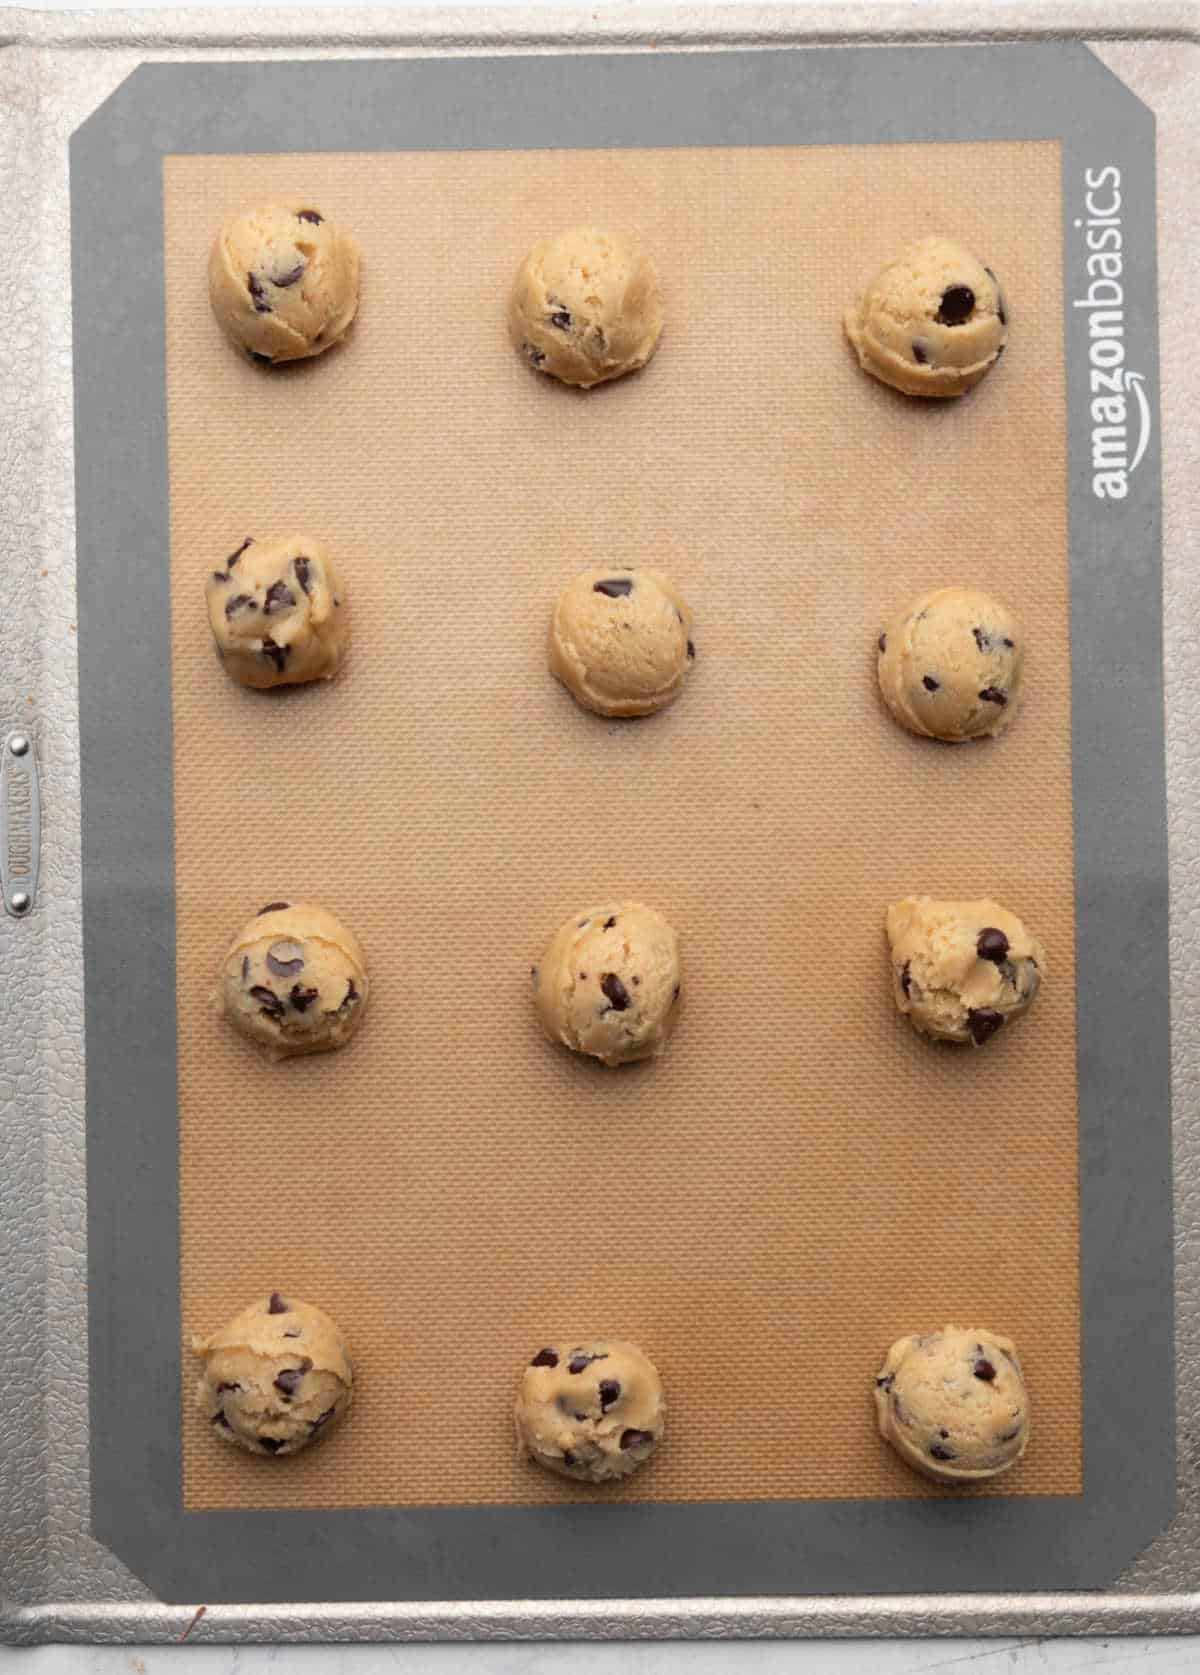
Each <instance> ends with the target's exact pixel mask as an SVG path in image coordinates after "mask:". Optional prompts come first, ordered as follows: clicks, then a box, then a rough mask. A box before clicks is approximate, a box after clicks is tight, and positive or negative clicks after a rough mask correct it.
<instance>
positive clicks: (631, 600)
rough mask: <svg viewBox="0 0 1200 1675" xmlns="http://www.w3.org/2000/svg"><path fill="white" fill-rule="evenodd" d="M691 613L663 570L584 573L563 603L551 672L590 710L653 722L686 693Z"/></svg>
mask: <svg viewBox="0 0 1200 1675" xmlns="http://www.w3.org/2000/svg"><path fill="white" fill-rule="evenodd" d="M691 635H692V613H691V611H689V610H688V608H687V606H686V605H685V604H684V602H683V600H682V599H681V598H680V597H679V595H678V593H677V592H676V591H675V587H674V585H673V583H671V582H670V581H669V580H668V579H667V577H666V576H664V575H663V574H662V572H661V571H659V570H585V571H584V572H583V574H582V575H580V576H576V577H575V580H574V581H573V582H569V583H568V584H567V586H566V587H565V588H564V589H563V590H562V592H561V593H560V594H559V596H558V602H557V604H556V605H555V607H554V615H553V617H552V618H551V621H550V641H549V656H550V668H551V670H552V671H553V673H554V674H556V675H557V676H558V678H559V680H560V681H562V683H563V685H564V686H565V687H566V688H567V690H568V692H570V693H571V695H572V697H573V698H575V699H576V701H577V702H578V703H580V704H582V705H583V707H584V709H588V710H594V711H595V712H596V713H597V714H598V715H613V716H634V715H649V714H651V712H652V711H654V710H660V709H663V708H664V707H665V706H666V705H667V704H670V703H673V702H674V701H675V699H676V698H678V696H679V694H680V693H681V692H682V691H683V683H684V681H685V680H686V679H687V675H688V672H689V670H690V669H691V666H692V662H693V660H694V658H695V656H696V647H695V643H694V641H693V640H692V637H691Z"/></svg>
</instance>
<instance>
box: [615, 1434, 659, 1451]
mask: <svg viewBox="0 0 1200 1675" xmlns="http://www.w3.org/2000/svg"><path fill="white" fill-rule="evenodd" d="M653 1441H654V1436H653V1433H652V1432H650V1431H633V1430H629V1431H622V1432H621V1447H622V1448H640V1447H641V1446H642V1444H643V1443H647V1442H653Z"/></svg>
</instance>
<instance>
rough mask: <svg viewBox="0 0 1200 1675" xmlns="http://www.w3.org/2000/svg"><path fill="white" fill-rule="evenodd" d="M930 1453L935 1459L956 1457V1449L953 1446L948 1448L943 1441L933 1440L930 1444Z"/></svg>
mask: <svg viewBox="0 0 1200 1675" xmlns="http://www.w3.org/2000/svg"><path fill="white" fill-rule="evenodd" d="M929 1453H930V1456H931V1458H933V1459H935V1460H952V1459H953V1458H954V1450H953V1449H952V1448H947V1447H946V1446H945V1444H944V1443H941V1442H931V1443H930V1445H929Z"/></svg>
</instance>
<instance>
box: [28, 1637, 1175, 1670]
mask: <svg viewBox="0 0 1200 1675" xmlns="http://www.w3.org/2000/svg"><path fill="white" fill-rule="evenodd" d="M184 1656H187V1657H189V1658H190V1659H191V1662H190V1663H189V1665H188V1668H189V1670H190V1672H191V1675H265V1672H266V1671H267V1670H278V1669H286V1670H287V1671H288V1675H293V1672H294V1675H566V1671H568V1670H570V1671H572V1675H684V1672H685V1671H686V1675H731V1672H732V1671H734V1670H737V1671H742V1670H749V1671H750V1672H752V1675H785V1672H786V1675H924V1672H925V1671H932V1670H935V1669H936V1670H947V1671H949V1670H953V1671H955V1675H1067V1671H1068V1670H1075V1671H1078V1670H1085V1669H1086V1670H1095V1671H1097V1672H1098V1675H1146V1672H1147V1671H1152V1675H1196V1671H1197V1670H1198V1669H1200V1640H1197V1639H1194V1638H1187V1639H1180V1638H1171V1639H1166V1638H1163V1639H1146V1638H1142V1637H1139V1638H1137V1639H1129V1640H936V1641H912V1640H910V1641H899V1640H810V1641H790V1642H788V1643H786V1644H781V1643H773V1644H769V1645H768V1644H765V1643H763V1642H757V1643H755V1642H746V1641H734V1642H726V1643H725V1644H724V1645H720V1646H716V1645H699V1646H698V1645H692V1644H689V1643H676V1644H671V1645H629V1644H623V1643H618V1644H611V1645H587V1646H583V1645H576V1644H571V1645H559V1646H539V1645H529V1644H521V1645H513V1644H507V1645H495V1646H461V1645H459V1646H245V1647H238V1646H204V1645H203V1644H201V1643H197V1644H194V1645H189V1646H187V1647H184V1646H180V1647H174V1646H171V1647H156V1646H147V1647H142V1648H140V1649H139V1648H137V1647H133V1646H130V1647H116V1646H40V1647H37V1648H35V1649H33V1650H29V1651H12V1650H9V1649H7V1648H4V1647H0V1671H2V1672H3V1675H161V1672H162V1670H163V1667H164V1660H165V1659H166V1658H168V1657H169V1658H170V1659H171V1660H172V1667H173V1668H174V1667H175V1665H176V1664H177V1662H178V1660H179V1659H180V1658H182V1657H184Z"/></svg>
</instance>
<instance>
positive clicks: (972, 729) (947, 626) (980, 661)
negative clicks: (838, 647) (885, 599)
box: [878, 587, 1024, 744]
mask: <svg viewBox="0 0 1200 1675" xmlns="http://www.w3.org/2000/svg"><path fill="white" fill-rule="evenodd" d="M1023 660H1024V636H1023V633H1022V630H1021V625H1020V623H1019V622H1018V621H1017V619H1016V617H1014V616H1013V614H1012V612H1011V611H1010V610H1008V609H1007V607H1006V606H1004V605H1002V604H1000V602H999V600H997V599H992V598H990V597H989V596H988V595H987V594H986V593H979V592H977V591H976V590H975V589H973V588H967V587H939V588H934V589H933V590H932V591H931V592H929V593H923V594H922V595H921V597H920V598H919V599H915V600H914V601H913V603H912V604H911V605H910V606H909V607H908V609H907V610H906V611H903V612H901V614H900V615H899V616H897V617H893V619H892V620H891V622H889V623H888V625H887V627H886V628H885V629H884V630H883V633H882V634H880V636H879V665H878V668H879V690H880V692H881V693H882V694H883V700H884V703H886V705H887V707H888V709H890V710H891V712H892V714H893V715H894V716H895V718H896V720H897V721H898V722H899V723H900V725H901V726H902V727H907V728H908V730H909V731H910V732H912V733H919V734H920V735H921V736H922V737H924V738H928V739H942V740H944V741H945V742H946V743H947V744H962V743H963V742H964V741H965V740H967V739H982V738H990V737H993V736H994V735H995V734H997V733H999V732H1001V731H1002V730H1003V729H1004V728H1005V727H1007V726H1008V724H1009V723H1010V722H1011V721H1012V718H1013V716H1014V715H1015V714H1016V710H1017V705H1018V704H1019V702H1020V699H1021V675H1022V665H1023Z"/></svg>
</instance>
